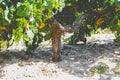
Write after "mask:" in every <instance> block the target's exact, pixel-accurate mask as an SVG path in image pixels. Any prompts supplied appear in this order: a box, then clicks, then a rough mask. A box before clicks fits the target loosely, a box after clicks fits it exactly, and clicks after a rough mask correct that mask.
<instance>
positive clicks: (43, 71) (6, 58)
mask: <svg viewBox="0 0 120 80" xmlns="http://www.w3.org/2000/svg"><path fill="white" fill-rule="evenodd" d="M93 37H94V38H95V41H92V42H88V43H87V44H86V45H84V44H78V45H68V44H63V46H62V51H61V55H62V61H60V62H56V63H55V62H52V60H51V57H52V51H51V48H50V47H38V48H37V49H36V50H35V52H34V53H31V54H29V55H27V54H25V53H24V52H17V51H14V52H12V51H9V52H8V51H6V52H4V53H3V52H1V53H0V54H1V55H2V56H1V55H0V80H120V74H118V72H117V71H116V68H115V66H116V64H118V63H120V46H119V45H118V43H117V42H114V40H113V39H114V38H115V37H114V35H113V34H109V35H108V34H102V35H93ZM8 53H9V54H8ZM3 54H5V55H3ZM101 64H106V65H107V66H108V71H107V72H105V73H102V74H99V73H96V74H93V72H92V70H93V69H94V67H95V66H98V65H101Z"/></svg>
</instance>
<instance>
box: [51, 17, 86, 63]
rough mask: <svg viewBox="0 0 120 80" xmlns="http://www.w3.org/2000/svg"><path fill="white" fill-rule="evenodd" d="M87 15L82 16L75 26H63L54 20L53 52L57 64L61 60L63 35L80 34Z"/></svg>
mask: <svg viewBox="0 0 120 80" xmlns="http://www.w3.org/2000/svg"><path fill="white" fill-rule="evenodd" d="M86 16H87V15H82V16H81V17H80V19H79V20H78V22H77V23H76V25H75V26H68V25H67V26H65V27H64V26H62V25H61V24H60V23H59V22H58V21H56V20H55V19H53V20H52V51H53V58H52V59H53V61H54V62H57V61H60V60H61V56H60V54H61V52H60V51H61V35H62V34H63V33H65V32H69V33H72V32H78V31H79V28H80V26H81V25H82V24H81V22H82V21H83V19H84V18H85V17H86Z"/></svg>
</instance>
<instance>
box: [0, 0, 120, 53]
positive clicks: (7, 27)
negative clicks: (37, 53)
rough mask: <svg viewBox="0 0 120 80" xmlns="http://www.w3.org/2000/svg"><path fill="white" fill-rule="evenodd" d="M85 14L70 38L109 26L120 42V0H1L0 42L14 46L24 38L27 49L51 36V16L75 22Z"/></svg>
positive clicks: (65, 22)
mask: <svg viewBox="0 0 120 80" xmlns="http://www.w3.org/2000/svg"><path fill="white" fill-rule="evenodd" d="M82 14H88V15H89V16H88V17H87V18H86V19H84V21H83V22H82V26H81V28H80V29H79V33H75V34H74V35H73V36H72V37H71V40H70V41H75V40H76V39H77V38H84V37H86V36H90V35H91V34H92V33H93V32H94V31H96V30H97V29H98V28H101V29H105V28H108V29H110V30H111V31H113V32H114V33H115V34H116V38H117V40H118V41H119V42H120V35H119V34H120V15H119V14H120V1H119V0H0V44H1V45H6V46H10V45H11V44H12V42H13V41H14V42H19V40H21V39H23V40H24V42H25V44H26V46H27V47H28V49H27V50H28V51H29V50H32V49H33V48H35V47H37V46H38V44H39V43H40V42H42V41H44V40H49V39H50V38H51V36H50V34H51V26H50V25H49V23H48V21H47V20H48V19H50V18H52V17H54V18H56V19H57V20H58V21H59V22H60V23H61V24H63V25H74V24H75V23H76V21H77V20H78V19H79V17H80V16H81V15H82Z"/></svg>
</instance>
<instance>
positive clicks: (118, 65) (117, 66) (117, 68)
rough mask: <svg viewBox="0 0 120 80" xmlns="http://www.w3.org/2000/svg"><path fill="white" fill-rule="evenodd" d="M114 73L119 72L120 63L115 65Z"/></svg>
mask: <svg viewBox="0 0 120 80" xmlns="http://www.w3.org/2000/svg"><path fill="white" fill-rule="evenodd" d="M115 73H116V74H120V63H117V64H116V66H115Z"/></svg>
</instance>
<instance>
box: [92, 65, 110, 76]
mask: <svg viewBox="0 0 120 80" xmlns="http://www.w3.org/2000/svg"><path fill="white" fill-rule="evenodd" d="M91 71H92V73H93V74H102V73H106V72H108V71H109V67H108V65H107V64H105V63H102V64H101V65H97V66H95V67H93V68H92V70H91Z"/></svg>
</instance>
